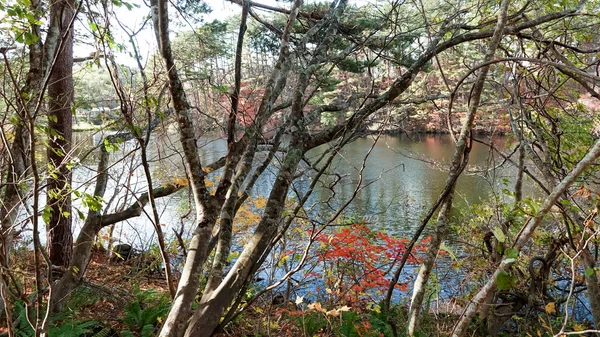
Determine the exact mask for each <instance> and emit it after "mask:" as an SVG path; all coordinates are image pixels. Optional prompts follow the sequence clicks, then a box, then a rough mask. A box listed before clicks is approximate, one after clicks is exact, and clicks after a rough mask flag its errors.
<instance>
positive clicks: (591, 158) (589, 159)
mask: <svg viewBox="0 0 600 337" xmlns="http://www.w3.org/2000/svg"><path fill="white" fill-rule="evenodd" d="M598 157H600V141H597V142H596V143H595V144H594V146H593V147H592V148H591V149H590V151H589V152H588V153H587V154H586V155H585V157H583V159H581V161H579V163H578V164H577V166H576V167H575V168H574V169H573V170H572V171H571V172H570V173H569V174H568V175H567V176H566V177H565V178H564V179H562V180H561V182H560V183H559V184H558V185H556V186H555V187H554V188H553V190H552V192H551V193H550V195H548V197H546V199H545V200H544V203H543V204H542V206H541V207H540V210H539V211H538V213H537V214H536V215H535V217H534V218H533V219H530V220H529V221H527V222H526V223H525V225H524V226H523V228H522V229H521V231H520V232H519V233H520V235H519V236H518V238H517V239H516V241H515V243H514V244H513V247H512V248H515V249H517V251H521V249H523V247H524V246H525V245H526V244H527V242H529V240H530V239H531V237H532V235H533V233H534V232H535V230H536V229H537V227H538V226H539V225H540V224H541V223H542V221H543V220H544V219H545V216H546V214H548V213H549V212H550V209H551V208H552V206H554V204H555V203H556V202H557V201H558V200H559V199H560V198H561V196H562V195H563V194H564V193H565V192H566V191H567V189H568V188H569V187H570V186H571V185H572V184H573V182H574V181H575V179H576V178H577V177H579V175H581V174H582V173H583V172H584V171H585V170H586V169H587V168H588V167H590V166H591V165H592V164H593V163H594V162H595V161H596V160H597V159H598ZM514 262H515V261H514V259H509V260H507V259H506V258H504V259H503V260H502V262H501V263H500V265H499V266H498V268H497V269H496V271H495V272H494V274H493V275H492V276H491V277H490V279H489V280H488V282H487V283H486V284H485V285H484V286H483V287H482V288H481V289H480V290H479V292H477V294H476V295H475V296H474V297H473V299H472V300H471V303H470V304H469V305H468V306H467V307H466V308H465V311H464V312H463V314H462V316H461V317H460V320H459V321H458V322H457V323H456V325H455V326H454V329H453V331H452V337H463V336H465V334H466V333H467V328H468V326H469V323H470V322H471V319H473V317H474V316H475V314H476V313H477V311H478V309H479V306H480V305H481V304H482V303H484V301H485V299H486V298H487V297H488V296H489V293H490V292H492V291H495V289H496V279H497V278H498V275H500V273H502V272H506V271H507V270H509V268H510V267H511V266H512V265H513V264H514Z"/></svg>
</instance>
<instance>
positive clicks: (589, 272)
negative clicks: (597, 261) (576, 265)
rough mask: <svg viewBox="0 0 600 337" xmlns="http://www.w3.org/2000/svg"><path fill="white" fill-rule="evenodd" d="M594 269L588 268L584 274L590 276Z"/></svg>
mask: <svg viewBox="0 0 600 337" xmlns="http://www.w3.org/2000/svg"><path fill="white" fill-rule="evenodd" d="M595 272H596V271H594V268H588V269H586V270H585V276H587V277H590V276H592V275H594V273H595Z"/></svg>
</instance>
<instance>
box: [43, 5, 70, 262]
mask: <svg viewBox="0 0 600 337" xmlns="http://www.w3.org/2000/svg"><path fill="white" fill-rule="evenodd" d="M74 8H75V1H73V0H55V1H53V2H52V5H51V8H50V20H51V25H55V26H56V27H58V32H59V33H60V36H61V37H62V41H60V42H59V49H58V50H57V51H56V53H57V55H56V57H55V61H54V62H55V63H54V67H53V70H52V73H51V75H50V79H49V83H48V100H49V111H48V127H49V130H50V131H49V135H48V149H47V156H48V164H49V165H50V176H49V178H48V182H47V183H48V186H47V200H46V202H47V206H48V207H49V210H50V211H51V215H50V219H49V222H48V228H47V236H48V247H47V249H48V256H49V258H50V261H52V264H53V265H57V266H64V267H67V266H68V265H69V262H70V260H71V255H72V253H73V233H72V230H71V216H70V213H71V171H70V170H69V168H68V165H67V162H68V160H69V156H70V152H71V142H72V132H73V122H72V120H73V119H72V112H71V107H72V101H73V26H72V24H71V21H72V20H73V15H74V14H75V11H74Z"/></svg>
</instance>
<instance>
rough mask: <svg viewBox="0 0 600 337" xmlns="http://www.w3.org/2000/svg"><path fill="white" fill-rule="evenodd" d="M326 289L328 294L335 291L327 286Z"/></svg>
mask: <svg viewBox="0 0 600 337" xmlns="http://www.w3.org/2000/svg"><path fill="white" fill-rule="evenodd" d="M325 291H326V292H327V293H328V294H331V293H332V292H333V291H331V289H329V288H326V289H325Z"/></svg>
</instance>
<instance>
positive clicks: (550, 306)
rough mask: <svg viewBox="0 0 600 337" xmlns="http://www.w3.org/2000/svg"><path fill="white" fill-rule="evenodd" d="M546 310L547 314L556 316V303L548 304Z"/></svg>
mask: <svg viewBox="0 0 600 337" xmlns="http://www.w3.org/2000/svg"><path fill="white" fill-rule="evenodd" d="M544 310H545V311H546V313H547V314H555V313H556V306H555V303H554V302H550V303H548V304H546V307H545V308H544Z"/></svg>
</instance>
